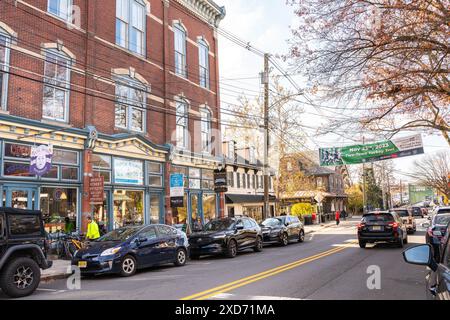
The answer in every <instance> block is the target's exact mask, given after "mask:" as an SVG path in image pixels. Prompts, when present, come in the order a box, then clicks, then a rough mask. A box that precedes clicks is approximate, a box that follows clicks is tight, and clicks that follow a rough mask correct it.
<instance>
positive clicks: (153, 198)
mask: <svg viewBox="0 0 450 320" xmlns="http://www.w3.org/2000/svg"><path fill="white" fill-rule="evenodd" d="M160 205H161V197H160V195H159V194H151V195H150V223H159V214H160Z"/></svg>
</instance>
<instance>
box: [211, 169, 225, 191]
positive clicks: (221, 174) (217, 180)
mask: <svg viewBox="0 0 450 320" xmlns="http://www.w3.org/2000/svg"><path fill="white" fill-rule="evenodd" d="M214 191H216V192H227V191H228V181H227V172H226V171H225V170H216V171H214Z"/></svg>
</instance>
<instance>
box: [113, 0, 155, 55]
mask: <svg viewBox="0 0 450 320" xmlns="http://www.w3.org/2000/svg"><path fill="white" fill-rule="evenodd" d="M133 2H135V3H137V4H139V5H142V6H143V8H144V10H143V15H144V16H143V17H142V21H143V24H144V25H143V30H142V32H143V35H142V48H141V52H139V50H138V51H134V50H131V48H130V43H131V42H130V38H131V37H130V35H131V30H132V29H133V28H134V27H133V23H132V16H133V15H132V7H133V6H132V3H133ZM128 3H129V4H128V20H129V21H128V22H126V25H127V30H126V39H125V47H124V46H122V45H121V44H120V43H118V42H117V32H118V30H117V27H116V25H115V26H114V28H115V29H116V30H115V32H116V33H115V37H116V40H115V43H116V45H118V46H119V47H121V48H124V49H126V50H128V51H130V52H133V53H135V54H137V55H139V56H142V57H145V56H146V51H147V13H148V12H149V8H150V4H149V3H148V2H147V1H145V0H130V1H129V2H128ZM117 20H121V21H123V20H122V19H119V18H118V17H117V0H116V20H115V21H117ZM123 22H124V23H125V21H123Z"/></svg>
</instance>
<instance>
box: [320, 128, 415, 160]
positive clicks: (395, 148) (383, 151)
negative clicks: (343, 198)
mask: <svg viewBox="0 0 450 320" xmlns="http://www.w3.org/2000/svg"><path fill="white" fill-rule="evenodd" d="M422 153H424V149H423V143H422V136H421V135H420V134H418V135H414V136H409V137H405V138H397V139H392V140H387V141H381V142H376V143H370V144H360V145H352V146H346V147H341V148H323V149H319V157H320V165H321V166H323V167H325V166H341V165H345V164H360V163H365V162H375V161H382V160H388V159H395V158H402V157H408V156H413V155H418V154H422Z"/></svg>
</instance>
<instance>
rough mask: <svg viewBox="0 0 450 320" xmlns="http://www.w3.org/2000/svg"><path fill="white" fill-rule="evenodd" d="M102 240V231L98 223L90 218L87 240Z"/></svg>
mask: <svg viewBox="0 0 450 320" xmlns="http://www.w3.org/2000/svg"><path fill="white" fill-rule="evenodd" d="M98 238H100V231H99V228H98V224H97V222H95V221H94V220H92V217H91V216H89V217H88V226H87V233H86V239H87V240H96V239H98Z"/></svg>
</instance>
